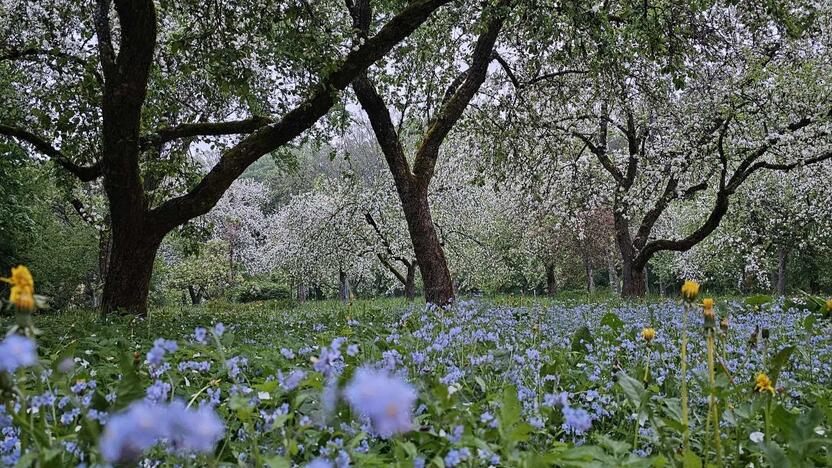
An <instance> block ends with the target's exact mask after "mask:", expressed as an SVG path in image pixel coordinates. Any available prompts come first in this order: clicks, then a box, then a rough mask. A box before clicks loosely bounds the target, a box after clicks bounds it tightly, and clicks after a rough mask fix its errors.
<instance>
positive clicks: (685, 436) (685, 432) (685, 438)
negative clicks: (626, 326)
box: [681, 303, 689, 453]
mask: <svg viewBox="0 0 832 468" xmlns="http://www.w3.org/2000/svg"><path fill="white" fill-rule="evenodd" d="M681 348H682V349H681V353H682V369H681V372H682V385H681V400H682V426H683V428H682V450H683V451H682V453H687V451H688V442H689V429H688V384H687V372H688V351H687V348H688V304H687V303H685V304H684V309H683V312H682V344H681Z"/></svg>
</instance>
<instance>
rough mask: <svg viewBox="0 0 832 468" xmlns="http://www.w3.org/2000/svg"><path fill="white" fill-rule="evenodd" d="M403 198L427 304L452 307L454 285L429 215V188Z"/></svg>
mask: <svg viewBox="0 0 832 468" xmlns="http://www.w3.org/2000/svg"><path fill="white" fill-rule="evenodd" d="M401 198H402V206H403V208H404V214H405V218H406V220H407V228H408V231H409V232H410V239H411V241H412V242H413V252H414V253H415V254H416V262H417V263H418V264H419V273H421V275H422V282H423V283H424V284H425V301H426V302H428V303H429V304H436V305H446V304H449V303H451V302H452V301H453V298H454V285H453V281H452V280H451V272H450V271H449V270H448V262H447V260H446V259H445V252H444V251H443V250H442V245H441V244H440V242H439V236H437V234H436V228H435V227H434V225H433V220H432V219H431V216H430V206H429V205H428V197H427V187H424V188H422V189H421V190H419V191H418V193H414V194H412V196H404V197H401Z"/></svg>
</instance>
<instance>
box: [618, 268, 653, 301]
mask: <svg viewBox="0 0 832 468" xmlns="http://www.w3.org/2000/svg"><path fill="white" fill-rule="evenodd" d="M621 277H622V279H623V280H624V284H623V286H622V288H621V297H629V298H634V297H643V296H644V294H645V293H646V292H647V291H646V282H645V278H644V269H643V268H637V267H636V266H634V265H633V261H632V260H629V259H625V260H624V262H623V267H622V269H621Z"/></svg>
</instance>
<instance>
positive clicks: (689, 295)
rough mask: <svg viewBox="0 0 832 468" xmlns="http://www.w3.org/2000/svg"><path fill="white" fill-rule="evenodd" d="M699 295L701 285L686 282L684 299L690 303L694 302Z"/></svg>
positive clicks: (683, 286) (683, 291)
mask: <svg viewBox="0 0 832 468" xmlns="http://www.w3.org/2000/svg"><path fill="white" fill-rule="evenodd" d="M698 295H699V283H697V282H696V281H693V280H685V284H683V285H682V297H684V298H685V300H686V301H688V302H693V301H694V300H696V296H698Z"/></svg>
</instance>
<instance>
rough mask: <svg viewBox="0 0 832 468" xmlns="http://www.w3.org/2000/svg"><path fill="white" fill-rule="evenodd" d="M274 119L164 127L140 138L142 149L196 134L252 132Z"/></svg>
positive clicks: (264, 118)
mask: <svg viewBox="0 0 832 468" xmlns="http://www.w3.org/2000/svg"><path fill="white" fill-rule="evenodd" d="M271 123H273V121H272V120H271V119H270V118H268V117H263V116H254V117H251V118H249V119H244V120H229V121H226V122H195V123H185V124H180V125H176V126H172V127H163V128H160V129H158V130H156V131H155V132H153V133H150V134H147V135H143V136H142V138H141V140H140V147H141V149H142V150H146V149H149V148H150V147H159V146H161V145H164V144H165V143H168V142H170V141H173V140H177V139H180V138H190V137H196V136H218V135H238V134H244V133H252V132H254V131H255V130H258V129H259V128H261V127H264V126H266V125H269V124H271Z"/></svg>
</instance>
